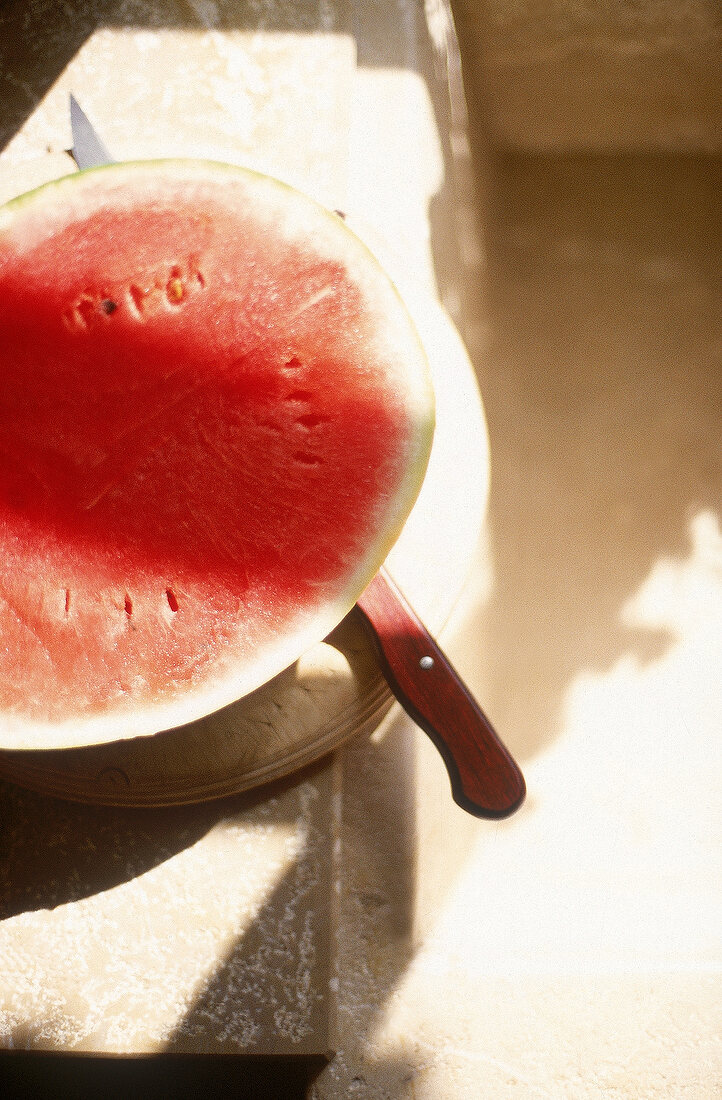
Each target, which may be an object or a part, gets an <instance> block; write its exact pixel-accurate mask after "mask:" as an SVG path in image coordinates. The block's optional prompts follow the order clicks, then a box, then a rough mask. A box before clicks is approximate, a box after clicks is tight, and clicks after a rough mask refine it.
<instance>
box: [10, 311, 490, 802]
mask: <svg viewBox="0 0 722 1100" xmlns="http://www.w3.org/2000/svg"><path fill="white" fill-rule="evenodd" d="M406 297H407V301H408V304H409V307H410V309H411V312H412V313H413V314H414V317H415V320H416V322H417V325H418V328H419V331H420V333H421V336H422V339H423V341H424V344H425V346H426V349H427V353H428V356H429V361H430V363H431V368H432V373H433V376H434V385H435V390H436V400H437V429H436V435H435V439H434V446H433V450H432V456H431V461H430V464H429V469H428V472H427V476H426V479H425V482H424V486H423V489H422V492H421V495H420V496H419V499H418V501H417V503H416V506H415V508H414V510H413V512H412V514H411V516H410V517H409V520H408V521H407V524H406V526H405V528H404V531H403V532H402V535H401V537H400V539H399V541H398V542H397V544H396V546H395V547H394V549H393V551H392V553H391V554H390V556H389V559H388V562H387V565H388V568H389V571H390V572H391V573H392V574H393V576H394V578H395V579H396V581H397V583H398V584H399V586H400V587H401V589H402V590H403V591H404V593H405V595H406V596H407V598H408V600H409V601H410V603H411V604H412V606H413V607H414V608H415V610H416V612H417V614H419V616H420V617H421V618H422V619H423V620H424V622H425V623H426V625H427V627H428V628H429V630H431V632H432V633H437V632H438V631H439V630H440V628H441V627H442V625H443V623H444V622H445V621H446V619H447V618H448V616H449V613H450V612H451V609H452V607H453V605H454V603H455V602H456V600H457V598H458V596H459V595H460V592H461V589H462V587H463V584H464V582H465V580H466V578H467V575H468V571H469V567H470V563H471V561H472V559H473V556H474V553H475V550H476V547H477V543H478V539H479V535H480V530H481V524H482V521H483V517H484V513H485V509H486V499H487V490H488V471H489V455H488V445H487V436H486V425H485V420H484V413H483V408H482V404H481V399H480V397H479V393H478V390H477V387H476V381H475V377H474V372H473V369H472V367H471V364H470V362H469V359H468V357H467V355H466V351H465V349H464V347H463V345H462V343H461V341H460V339H459V337H458V334H457V332H456V330H455V328H454V326H453V325H452V324H451V322H450V321H449V319H448V317H447V316H446V314H445V313H444V312H443V310H442V309H441V307H440V306H439V305H438V304H437V303H436V302H435V301H433V300H431V299H422V300H420V301H419V300H416V301H415V300H414V299H413V297H412V296H409V295H407V296H406ZM392 702H393V700H392V696H391V693H390V691H389V689H388V688H387V686H386V683H385V680H384V679H383V677H382V675H381V673H380V671H379V667H378V664H377V662H376V659H375V656H374V652H373V649H372V647H371V645H370V643H369V641H368V639H367V637H366V634H365V632H364V630H363V627H362V625H361V621H360V618H359V617H357V615H356V613H355V612H351V614H350V615H348V616H347V617H346V619H345V620H344V621H343V622H342V623H341V624H340V625H339V626H338V627H337V629H336V630H335V631H334V632H333V633H332V634H331V635H330V636H329V637H328V638H327V639H326V640H325V641H324V642H322V643H321V644H319V645H317V646H315V647H314V648H313V649H312V650H310V651H309V652H307V653H305V654H304V655H303V656H302V657H301V658H300V659H299V660H298V661H297V662H296V663H295V664H294V665H293V666H291V667H290V668H288V669H286V671H285V672H283V673H282V674H281V675H280V676H277V677H276V678H275V679H274V680H272V681H270V682H269V683H268V684H266V685H264V686H263V687H262V688H260V689H259V690H257V691H255V692H253V693H252V694H250V695H248V696H246V697H245V698H243V699H240V700H238V702H236V703H233V704H232V705H231V706H228V707H225V708H224V709H223V710H220V711H217V712H216V713H215V714H212V715H209V716H208V717H206V718H204V719H202V720H200V721H197V722H193V723H191V724H189V725H186V726H183V727H180V728H178V729H173V730H167V731H165V732H163V733H159V734H155V735H154V736H151V737H138V738H135V739H131V740H127V741H121V742H114V743H111V744H105V745H93V746H88V747H83V748H78V749H63V750H48V751H21V752H8V751H5V752H2V753H0V774H2V775H4V776H6V777H7V778H8V779H11V780H13V781H14V782H16V783H18V784H20V785H21V786H26V787H30V788H32V789H34V790H37V791H40V792H42V793H44V794H50V795H55V796H57V797H60V798H67V799H72V800H75V801H80V802H93V803H102V804H108V805H119V806H161V805H170V804H179V803H188V802H197V801H202V800H205V799H210V798H220V797H224V796H226V795H231V794H235V793H238V792H240V791H245V790H248V789H250V788H252V787H256V786H259V785H261V784H263V783H267V782H270V781H272V780H275V779H280V778H282V777H283V776H286V775H288V774H290V773H291V772H294V771H295V770H296V769H298V768H301V767H303V766H304V765H306V764H309V763H311V762H312V761H314V760H316V759H318V758H319V757H321V756H323V755H324V754H326V753H327V752H329V751H330V750H332V749H334V748H336V747H338V746H339V745H340V744H342V743H343V742H344V741H345V740H347V739H348V738H349V737H351V736H353V735H355V734H358V733H361V732H363V731H368V730H370V729H372V728H373V727H374V726H376V725H377V724H378V722H379V721H380V720H381V718H382V717H383V715H384V714H385V713H386V712H387V711H388V710H389V708H390V707H391V705H392Z"/></svg>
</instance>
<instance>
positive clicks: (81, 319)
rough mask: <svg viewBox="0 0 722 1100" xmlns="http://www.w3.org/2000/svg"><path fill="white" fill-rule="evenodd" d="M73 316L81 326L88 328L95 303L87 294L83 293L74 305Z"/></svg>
mask: <svg viewBox="0 0 722 1100" xmlns="http://www.w3.org/2000/svg"><path fill="white" fill-rule="evenodd" d="M74 313H75V317H76V320H77V323H78V324H79V325H80V327H81V328H88V326H89V325H90V322H91V321H92V319H93V315H94V314H95V303H94V302H93V299H92V298H90V297H88V295H83V297H82V298H81V299H80V301H79V302H78V303H77V305H76V306H75V310H74Z"/></svg>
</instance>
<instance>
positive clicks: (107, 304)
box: [101, 298, 118, 314]
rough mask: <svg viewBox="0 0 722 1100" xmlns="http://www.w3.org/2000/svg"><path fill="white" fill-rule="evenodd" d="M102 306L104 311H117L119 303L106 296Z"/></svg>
mask: <svg viewBox="0 0 722 1100" xmlns="http://www.w3.org/2000/svg"><path fill="white" fill-rule="evenodd" d="M101 308H102V310H103V313H108V314H110V313H115V311H116V309H117V308H118V303H117V302H113V301H112V300H111V299H110V298H105V299H104V300H103V302H101Z"/></svg>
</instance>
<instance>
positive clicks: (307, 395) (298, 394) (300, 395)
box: [286, 390, 313, 401]
mask: <svg viewBox="0 0 722 1100" xmlns="http://www.w3.org/2000/svg"><path fill="white" fill-rule="evenodd" d="M312 397H313V394H312V393H311V391H310V390H293V391H292V392H291V393H289V394H288V396H287V397H286V400H287V401H310V400H311V398H312Z"/></svg>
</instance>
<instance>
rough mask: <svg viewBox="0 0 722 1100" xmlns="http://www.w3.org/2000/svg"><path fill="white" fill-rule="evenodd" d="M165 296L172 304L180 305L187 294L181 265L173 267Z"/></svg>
mask: <svg viewBox="0 0 722 1100" xmlns="http://www.w3.org/2000/svg"><path fill="white" fill-rule="evenodd" d="M165 296H166V298H167V299H168V301H169V302H170V304H171V305H172V306H178V305H180V303H181V302H182V301H183V299H184V298H185V296H186V291H185V287H184V286H183V280H182V278H181V269H180V268H179V267H173V268H171V272H170V278H169V279H168V282H167V283H166V286H165Z"/></svg>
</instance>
